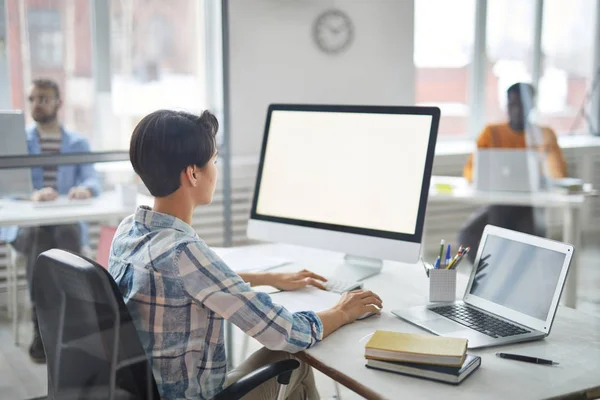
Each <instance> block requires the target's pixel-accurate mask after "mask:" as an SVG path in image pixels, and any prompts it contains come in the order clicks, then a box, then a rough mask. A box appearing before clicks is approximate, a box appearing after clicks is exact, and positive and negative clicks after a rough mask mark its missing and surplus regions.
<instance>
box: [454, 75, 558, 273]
mask: <svg viewBox="0 0 600 400" xmlns="http://www.w3.org/2000/svg"><path fill="white" fill-rule="evenodd" d="M507 96H508V102H507V108H508V118H509V120H508V123H502V124H494V125H488V126H486V127H485V129H484V130H483V132H482V133H481V135H479V138H478V139H477V148H479V149H481V148H505V149H506V148H509V149H510V148H512V149H525V148H528V147H537V148H538V149H539V150H541V151H542V152H543V154H544V156H545V170H546V173H547V175H549V176H550V177H552V178H564V177H565V176H566V174H567V164H566V163H565V160H564V157H563V154H562V151H561V149H560V147H559V146H558V142H557V139H556V134H555V133H554V131H552V129H550V128H548V127H539V126H534V125H532V124H531V123H530V122H529V121H528V116H529V113H530V111H531V110H532V108H533V99H534V96H535V89H534V88H533V86H532V85H530V84H528V83H515V84H514V85H512V86H511V87H509V88H508V90H507ZM463 175H464V176H465V178H467V180H468V181H469V182H471V181H472V179H473V155H471V156H470V157H469V159H468V161H467V164H466V165H465V168H464V170H463ZM487 224H491V225H496V226H500V227H502V228H507V229H512V230H515V231H519V232H525V233H530V234H536V235H539V236H544V227H543V221H539V220H538V221H536V218H534V209H533V207H529V206H508V205H492V206H487V207H482V208H480V209H479V210H477V211H476V212H475V213H474V214H473V215H472V216H471V217H469V219H468V220H467V222H466V223H465V224H464V225H463V226H462V227H461V229H460V232H459V234H458V240H459V243H460V244H462V245H463V246H469V247H471V251H470V252H469V253H468V258H469V260H470V261H471V263H473V262H474V260H475V256H476V255H477V247H478V245H479V240H480V239H481V235H482V233H483V228H484V227H485V226H486V225H487Z"/></svg>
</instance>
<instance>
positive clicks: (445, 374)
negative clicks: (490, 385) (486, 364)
mask: <svg viewBox="0 0 600 400" xmlns="http://www.w3.org/2000/svg"><path fill="white" fill-rule="evenodd" d="M480 365H481V357H479V356H474V355H471V354H467V357H466V358H465V361H464V362H463V364H462V366H460V367H442V366H439V365H428V364H416V363H407V362H394V361H381V360H372V359H367V367H369V368H373V369H379V370H382V371H390V372H396V373H398V374H402V375H409V376H416V377H418V378H424V379H431V380H434V381H439V382H445V383H451V384H454V385H458V384H459V383H461V382H462V381H463V380H464V379H465V378H466V377H467V376H469V375H471V373H472V372H473V371H475V370H476V369H477V368H479V366H480Z"/></svg>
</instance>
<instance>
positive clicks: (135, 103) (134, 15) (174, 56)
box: [103, 0, 207, 150]
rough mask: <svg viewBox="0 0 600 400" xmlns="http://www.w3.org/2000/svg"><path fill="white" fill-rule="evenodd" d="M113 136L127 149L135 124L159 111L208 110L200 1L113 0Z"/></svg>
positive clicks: (108, 141)
mask: <svg viewBox="0 0 600 400" xmlns="http://www.w3.org/2000/svg"><path fill="white" fill-rule="evenodd" d="M110 6H111V29H112V32H111V52H112V54H111V56H112V68H111V70H112V74H113V75H112V114H113V115H114V116H115V118H116V121H115V122H116V130H115V132H114V137H111V138H105V140H103V143H105V145H104V146H109V147H110V148H106V150H116V149H121V150H122V149H128V148H129V138H130V137H131V132H132V131H133V128H134V127H135V125H136V124H137V123H138V122H139V121H140V119H141V118H143V117H144V116H145V115H146V114H148V113H150V112H152V111H155V110H157V109H160V108H170V109H186V110H188V111H191V112H199V111H201V110H203V109H204V108H205V107H206V104H207V99H206V92H207V90H206V79H205V73H206V72H205V71H206V67H205V64H206V60H205V55H204V54H205V50H204V46H205V45H204V36H205V34H204V30H205V21H204V1H201V0H178V1H175V2H166V1H165V2H163V1H152V2H147V1H146V2H141V1H139V0H111V3H110Z"/></svg>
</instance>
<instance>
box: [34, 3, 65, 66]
mask: <svg viewBox="0 0 600 400" xmlns="http://www.w3.org/2000/svg"><path fill="white" fill-rule="evenodd" d="M27 27H28V34H29V51H30V55H31V65H32V67H37V68H62V64H63V42H64V37H63V29H62V26H61V10H60V9H36V8H30V9H29V10H28V11H27Z"/></svg>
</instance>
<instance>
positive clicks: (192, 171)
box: [185, 165, 198, 187]
mask: <svg viewBox="0 0 600 400" xmlns="http://www.w3.org/2000/svg"><path fill="white" fill-rule="evenodd" d="M197 175H198V171H197V170H196V166H192V165H190V166H189V167H187V168H186V169H185V176H186V178H187V180H188V181H189V182H190V184H191V185H192V186H194V187H195V186H196V185H198V178H197Z"/></svg>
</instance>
